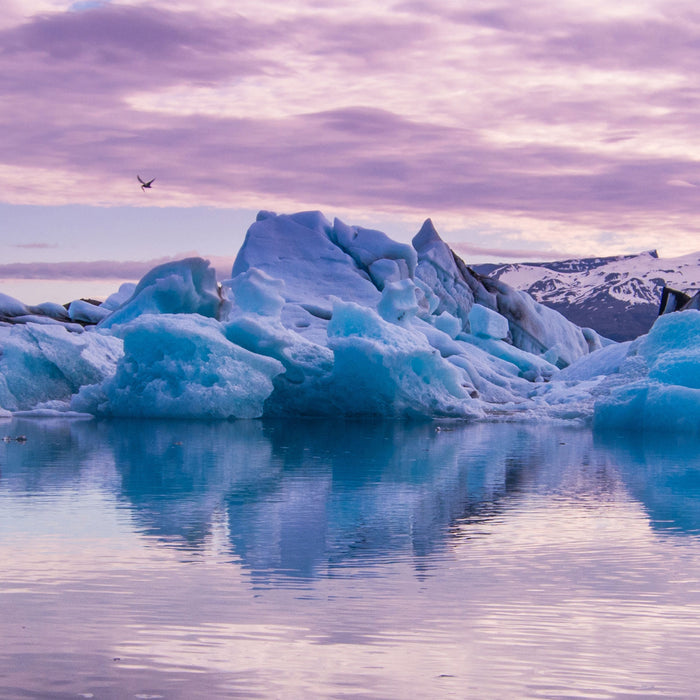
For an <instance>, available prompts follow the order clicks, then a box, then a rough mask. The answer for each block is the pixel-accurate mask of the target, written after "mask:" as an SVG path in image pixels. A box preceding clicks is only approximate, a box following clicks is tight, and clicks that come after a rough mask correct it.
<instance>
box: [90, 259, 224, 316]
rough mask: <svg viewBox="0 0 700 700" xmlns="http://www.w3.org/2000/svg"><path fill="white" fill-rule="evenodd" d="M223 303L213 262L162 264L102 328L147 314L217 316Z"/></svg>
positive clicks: (148, 274)
mask: <svg viewBox="0 0 700 700" xmlns="http://www.w3.org/2000/svg"><path fill="white" fill-rule="evenodd" d="M221 304H222V299H221V296H220V294H219V289H218V286H217V283H216V272H215V270H214V268H212V267H210V265H209V261H208V260H203V259H202V258H186V259H185V260H178V261H176V262H168V263H164V264H163V265H158V266H157V267H154V268H153V269H152V270H151V271H150V272H148V273H146V275H144V277H143V278H142V279H141V281H140V282H139V283H138V285H136V288H135V289H134V292H133V294H132V295H131V297H130V298H129V299H127V301H125V302H124V303H123V304H122V305H121V306H120V307H119V308H118V309H117V310H116V311H114V312H113V313H112V314H111V315H109V316H107V318H105V319H104V320H103V321H102V322H101V323H100V327H101V328H112V327H113V326H116V325H119V324H122V323H127V322H129V321H132V320H133V319H135V318H137V317H138V316H141V315H143V314H180V313H186V314H199V315H200V316H207V317H210V318H217V317H218V316H219V311H220V307H221Z"/></svg>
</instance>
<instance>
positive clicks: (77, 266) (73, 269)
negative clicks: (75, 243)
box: [0, 253, 233, 281]
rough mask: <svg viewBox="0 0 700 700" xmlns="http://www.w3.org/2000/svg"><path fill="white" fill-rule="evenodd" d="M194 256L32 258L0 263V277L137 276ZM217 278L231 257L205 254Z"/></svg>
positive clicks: (227, 267)
mask: <svg viewBox="0 0 700 700" xmlns="http://www.w3.org/2000/svg"><path fill="white" fill-rule="evenodd" d="M192 256H196V253H182V254H180V255H176V256H171V257H164V258H158V259H154V260H144V261H118V260H94V261H89V262H86V261H82V260H80V261H73V262H33V263H5V264H0V279H35V280H39V279H41V280H99V279H105V280H120V281H121V280H139V279H140V278H141V277H143V276H144V275H145V274H146V273H147V272H148V271H149V270H151V269H152V268H154V267H155V266H156V265H161V264H163V263H166V262H171V261H173V260H182V259H183V258H186V257H192ZM207 259H208V260H209V261H210V263H211V264H212V266H213V267H214V268H215V269H216V271H217V277H218V278H219V279H225V278H226V277H228V276H229V275H230V272H231V266H232V264H233V257H232V258H225V257H220V256H219V257H216V256H209V257H208V258H207Z"/></svg>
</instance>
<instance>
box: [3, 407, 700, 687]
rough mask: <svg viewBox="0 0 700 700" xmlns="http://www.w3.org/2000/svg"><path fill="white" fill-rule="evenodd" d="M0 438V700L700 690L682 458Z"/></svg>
mask: <svg viewBox="0 0 700 700" xmlns="http://www.w3.org/2000/svg"><path fill="white" fill-rule="evenodd" d="M0 436H7V438H9V441H6V442H2V443H0V557H1V559H0V560H1V561H2V574H1V575H0V697H2V698H7V699H12V698H178V699H179V698H182V699H185V698H187V699H189V698H232V697H240V698H351V697H352V698H373V699H374V698H407V697H420V698H467V697H468V698H522V697H532V698H561V697H588V698H621V697H635V698H636V697H644V698H647V697H662V696H663V697H690V696H693V695H695V694H696V693H697V689H698V688H699V687H700V664H698V663H697V659H698V658H700V449H699V448H700V443H698V441H697V440H691V439H685V438H683V437H682V436H679V435H678V434H674V435H668V436H657V437H651V436H649V435H648V434H647V435H639V434H638V435H634V436H628V435H625V434H623V433H620V434H617V433H609V434H595V433H593V432H591V431H590V430H589V429H585V428H576V427H572V426H566V427H563V426H562V427H560V426H557V425H555V424H551V423H542V424H528V423H504V424H495V423H490V424H489V423H472V424H464V423H451V422H444V423H440V422H438V423H436V422H417V423H400V422H383V421H373V422H352V421H326V420H319V421H298V422H297V421H290V420H286V421H268V420H265V421H262V420H254V421H237V422H216V423H206V422H188V421H156V420H141V421H116V420H113V421H94V420H67V419H36V418H24V419H23V418H17V417H16V418H14V419H12V420H7V421H4V422H2V423H0ZM17 437H21V438H22V439H20V440H17V439H16V438H17Z"/></svg>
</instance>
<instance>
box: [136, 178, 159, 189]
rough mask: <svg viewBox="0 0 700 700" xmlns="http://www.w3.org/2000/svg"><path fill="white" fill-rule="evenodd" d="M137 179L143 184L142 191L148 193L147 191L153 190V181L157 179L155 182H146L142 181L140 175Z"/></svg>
mask: <svg viewBox="0 0 700 700" xmlns="http://www.w3.org/2000/svg"><path fill="white" fill-rule="evenodd" d="M136 178H137V179H138V181H139V182H140V183H141V189H142V190H143V191H144V192H145V191H146V189H149V190H150V189H151V185H152V184H153V180H155V178H153V180H149V181H148V182H144V181H143V180H142V179H141V176H140V175H137V176H136Z"/></svg>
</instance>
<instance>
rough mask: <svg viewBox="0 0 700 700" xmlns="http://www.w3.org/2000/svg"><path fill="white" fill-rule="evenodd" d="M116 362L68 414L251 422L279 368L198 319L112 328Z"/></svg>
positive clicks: (180, 317)
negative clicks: (118, 352) (117, 345)
mask: <svg viewBox="0 0 700 700" xmlns="http://www.w3.org/2000/svg"><path fill="white" fill-rule="evenodd" d="M119 331H120V334H121V336H122V337H123V339H124V356H123V357H122V358H120V360H119V362H118V363H117V367H116V372H115V374H114V376H112V377H110V378H109V379H107V380H106V381H104V382H103V383H102V384H98V385H94V386H87V387H84V388H83V389H82V390H81V391H80V393H79V394H78V395H77V396H76V397H74V398H73V401H72V404H71V408H72V409H73V410H75V411H80V412H87V413H93V414H97V415H111V416H140V417H154V418H158V417H168V418H256V417H259V416H261V415H262V413H263V404H264V402H265V399H266V398H267V397H268V396H269V395H270V394H271V393H272V390H273V384H272V379H273V378H274V377H275V376H277V375H278V374H279V373H280V372H282V371H283V366H282V364H281V363H280V362H278V361H277V360H275V359H272V358H269V357H263V356H262V355H258V354H255V353H252V352H250V351H248V350H245V349H244V348H242V347H240V346H238V345H235V344H234V343H232V342H230V341H229V340H228V339H227V338H226V336H225V334H224V328H223V326H222V325H221V323H219V322H218V321H216V320H214V319H212V318H206V317H204V316H199V315H198V314H160V315H152V314H143V315H140V316H139V317H138V318H136V319H135V320H133V321H131V322H130V323H128V324H125V325H122V326H121V327H120V329H119Z"/></svg>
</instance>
